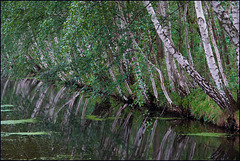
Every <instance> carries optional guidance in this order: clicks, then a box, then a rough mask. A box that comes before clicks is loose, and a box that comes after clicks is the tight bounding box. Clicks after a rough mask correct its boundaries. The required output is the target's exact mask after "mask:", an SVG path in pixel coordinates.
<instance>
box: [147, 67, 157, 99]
mask: <svg viewBox="0 0 240 161" xmlns="http://www.w3.org/2000/svg"><path fill="white" fill-rule="evenodd" d="M146 65H147V69H148V72H149V75H150V79H151V82H152V88H153V93H154V96H155V98H156V99H157V100H158V92H157V87H156V85H155V81H154V78H153V74H152V71H151V69H150V67H149V64H148V63H147V64H146Z"/></svg>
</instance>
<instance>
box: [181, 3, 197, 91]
mask: <svg viewBox="0 0 240 161" xmlns="http://www.w3.org/2000/svg"><path fill="white" fill-rule="evenodd" d="M187 7H188V4H187V3H186V4H185V5H184V11H183V21H184V23H187V18H186V17H187ZM184 32H185V39H184V40H185V44H186V47H187V55H188V60H189V63H190V66H191V67H193V59H192V55H191V51H190V45H189V43H188V27H187V24H185V25H184ZM193 85H194V87H197V84H196V82H194V81H193Z"/></svg>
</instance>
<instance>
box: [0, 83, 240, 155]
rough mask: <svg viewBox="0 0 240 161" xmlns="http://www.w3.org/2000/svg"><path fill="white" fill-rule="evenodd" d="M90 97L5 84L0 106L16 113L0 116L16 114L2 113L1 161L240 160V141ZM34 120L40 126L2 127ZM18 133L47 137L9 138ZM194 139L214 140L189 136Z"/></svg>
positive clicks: (51, 88)
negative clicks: (9, 160) (6, 121)
mask: <svg viewBox="0 0 240 161" xmlns="http://www.w3.org/2000/svg"><path fill="white" fill-rule="evenodd" d="M59 91H60V92H59ZM90 96H91V95H90V94H87V93H79V94H78V93H74V92H71V91H69V90H68V89H63V88H61V87H56V86H48V85H46V84H44V83H41V82H38V81H34V80H30V81H27V80H21V81H10V80H9V81H7V80H2V81H1V105H6V104H8V105H9V104H10V105H13V107H5V108H1V110H3V109H12V110H13V111H4V112H1V159H5V160H7V159H38V160H41V159H42V160H71V159H73V160H81V159H90V160H91V159H94V160H97V159H99V160H102V159H106V160H110V159H111V160H114V159H124V160H125V159H131V160H142V159H146V160H150V159H151V160H152V159H156V160H159V159H160V160H198V159H200V160H211V159H212V160H239V137H238V136H232V134H228V135H222V136H218V135H217V134H221V133H226V131H223V130H221V129H218V128H214V127H210V126H209V125H205V124H201V123H200V122H197V121H190V120H186V119H182V118H169V117H168V118H166V117H161V116H160V115H156V116H154V117H152V116H150V115H148V114H147V111H142V112H141V111H139V110H133V109H132V108H131V107H129V106H127V105H123V104H118V103H116V102H114V101H111V100H110V102H109V101H105V102H102V101H103V100H104V97H94V98H93V97H90ZM101 102H102V103H101ZM96 103H97V104H98V105H99V106H96ZM109 104H110V105H111V107H110V108H107V106H109ZM100 105H101V109H103V110H99V108H97V107H100ZM104 105H105V106H104ZM103 107H106V108H103ZM144 113H145V114H144ZM31 117H32V118H35V119H36V120H37V122H34V123H22V124H2V121H4V120H21V119H30V118H31ZM18 132H26V133H27V134H30V133H31V132H45V133H47V135H17V134H12V135H9V136H7V135H6V134H9V133H18ZM196 133H207V134H209V133H211V136H202V135H200V136H197V135H185V134H196Z"/></svg>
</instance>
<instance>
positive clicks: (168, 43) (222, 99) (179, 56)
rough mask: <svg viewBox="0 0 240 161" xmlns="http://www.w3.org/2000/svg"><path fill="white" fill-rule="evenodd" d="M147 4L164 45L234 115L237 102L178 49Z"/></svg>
mask: <svg viewBox="0 0 240 161" xmlns="http://www.w3.org/2000/svg"><path fill="white" fill-rule="evenodd" d="M143 3H144V4H145V6H146V9H147V11H148V13H149V14H150V15H151V20H152V22H153V25H154V27H155V29H156V30H157V33H158V36H159V37H160V39H161V40H162V41H163V43H164V45H165V46H166V47H167V48H168V50H169V52H170V53H171V54H172V55H173V56H174V58H176V60H177V61H178V62H179V64H181V66H182V67H183V68H184V69H185V70H186V72H187V73H188V74H189V75H190V76H191V77H192V78H193V79H194V80H195V81H196V82H197V83H198V85H199V86H200V87H201V88H202V89H203V90H204V91H205V93H206V94H207V95H209V96H210V97H211V98H212V99H213V100H214V101H215V102H216V103H217V104H218V106H219V107H220V108H221V109H222V110H224V109H227V110H228V111H229V113H230V114H231V115H233V109H234V108H236V107H235V106H237V105H236V102H231V103H230V102H229V100H228V98H227V97H226V96H225V95H222V94H220V93H219V92H218V91H217V90H216V89H215V88H214V87H213V86H211V85H210V84H209V83H208V82H207V81H206V80H205V79H204V78H203V77H202V76H201V75H200V74H199V73H198V72H197V71H196V70H195V69H194V68H193V67H191V66H190V65H189V63H188V61H187V59H186V58H184V57H183V55H182V54H181V53H180V52H179V51H177V50H176V48H175V45H174V43H173V41H172V39H171V38H170V37H168V36H166V34H165V33H164V31H163V29H162V26H161V25H160V23H159V21H158V20H157V17H156V14H155V11H154V9H153V7H152V5H151V4H150V2H149V1H144V2H143Z"/></svg>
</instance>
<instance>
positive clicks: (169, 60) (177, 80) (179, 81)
mask: <svg viewBox="0 0 240 161" xmlns="http://www.w3.org/2000/svg"><path fill="white" fill-rule="evenodd" d="M160 9H161V10H160V11H161V15H162V16H164V17H165V16H167V13H166V12H167V10H168V2H167V1H161V2H160ZM163 30H164V32H165V34H166V35H167V36H168V37H171V23H170V22H168V23H166V25H164V26H163ZM164 50H165V59H166V65H167V70H168V74H169V75H170V77H169V78H170V82H171V81H172V82H173V83H174V84H175V88H177V90H178V92H179V94H180V95H185V93H186V94H189V93H190V91H189V89H188V86H187V84H186V82H185V81H184V80H183V78H182V77H181V75H180V74H179V72H178V69H177V66H176V63H175V61H174V58H173V56H172V55H171V54H170V53H169V51H168V48H166V47H165V45H164ZM179 70H181V69H180V68H179ZM172 82H171V83H172ZM178 85H179V87H180V88H179V87H178ZM182 93H183V94H182Z"/></svg>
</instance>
